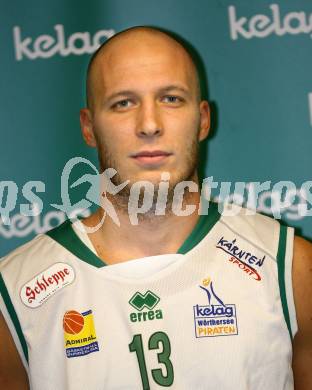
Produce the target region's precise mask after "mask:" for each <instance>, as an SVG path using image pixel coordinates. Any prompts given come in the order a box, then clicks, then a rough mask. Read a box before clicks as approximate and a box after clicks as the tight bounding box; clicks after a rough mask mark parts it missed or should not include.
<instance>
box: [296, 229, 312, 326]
mask: <svg viewBox="0 0 312 390" xmlns="http://www.w3.org/2000/svg"><path fill="white" fill-rule="evenodd" d="M293 289H294V298H295V305H296V311H297V317H298V321H299V324H298V325H299V326H300V322H301V325H302V326H303V325H310V326H312V312H311V311H310V312H309V311H307V309H310V310H312V299H311V296H312V243H311V242H309V241H307V240H305V239H304V238H301V237H298V236H295V240H294V258H293ZM306 321H307V323H306ZM311 332H312V329H311Z"/></svg>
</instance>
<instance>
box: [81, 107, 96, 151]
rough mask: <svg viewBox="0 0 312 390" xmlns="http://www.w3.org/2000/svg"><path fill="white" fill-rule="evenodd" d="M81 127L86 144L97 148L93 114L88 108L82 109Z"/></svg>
mask: <svg viewBox="0 0 312 390" xmlns="http://www.w3.org/2000/svg"><path fill="white" fill-rule="evenodd" d="M80 127H81V132H82V136H83V138H84V140H85V142H86V144H87V145H89V146H92V147H94V148H95V147H96V139H95V136H94V126H93V120H92V114H91V111H90V110H89V109H88V108H82V109H81V110H80Z"/></svg>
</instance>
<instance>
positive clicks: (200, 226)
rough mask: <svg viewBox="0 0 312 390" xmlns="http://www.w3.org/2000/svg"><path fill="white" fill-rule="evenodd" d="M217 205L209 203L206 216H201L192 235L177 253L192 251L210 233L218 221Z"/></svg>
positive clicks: (219, 215)
mask: <svg viewBox="0 0 312 390" xmlns="http://www.w3.org/2000/svg"><path fill="white" fill-rule="evenodd" d="M220 217H221V214H220V213H219V212H218V204H217V203H212V202H210V203H209V209H208V215H201V216H200V217H199V219H198V221H197V224H196V225H195V227H194V229H193V231H192V233H191V234H190V235H189V236H188V237H187V239H186V240H185V241H184V243H183V244H182V246H181V247H180V248H179V250H178V252H177V253H181V254H185V253H187V252H189V251H190V250H191V249H193V248H194V247H195V246H196V245H197V244H199V242H200V241H201V240H202V239H203V238H204V237H205V236H206V235H207V234H208V233H209V232H210V230H211V229H212V228H213V227H214V225H215V224H216V223H217V222H218V220H219V219H220Z"/></svg>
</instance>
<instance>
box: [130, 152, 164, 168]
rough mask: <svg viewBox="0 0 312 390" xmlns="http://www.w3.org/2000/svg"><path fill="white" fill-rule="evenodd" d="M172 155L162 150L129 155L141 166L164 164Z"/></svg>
mask: <svg viewBox="0 0 312 390" xmlns="http://www.w3.org/2000/svg"><path fill="white" fill-rule="evenodd" d="M171 155H172V153H169V152H165V151H163V150H153V151H149V150H143V151H142V152H139V153H135V154H132V155H130V157H131V158H133V159H134V160H135V161H136V162H138V163H139V164H143V165H146V164H148V165H154V164H159V163H162V162H164V161H165V160H166V159H168V157H170V156H171Z"/></svg>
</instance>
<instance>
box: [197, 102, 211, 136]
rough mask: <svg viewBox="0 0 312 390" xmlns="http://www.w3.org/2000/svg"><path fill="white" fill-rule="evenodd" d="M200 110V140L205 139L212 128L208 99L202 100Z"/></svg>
mask: <svg viewBox="0 0 312 390" xmlns="http://www.w3.org/2000/svg"><path fill="white" fill-rule="evenodd" d="M199 112H200V130H199V133H198V140H199V141H202V140H204V139H205V138H206V137H207V136H208V134H209V130H210V108H209V103H208V102H207V100H202V101H201V102H200V105H199Z"/></svg>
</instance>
